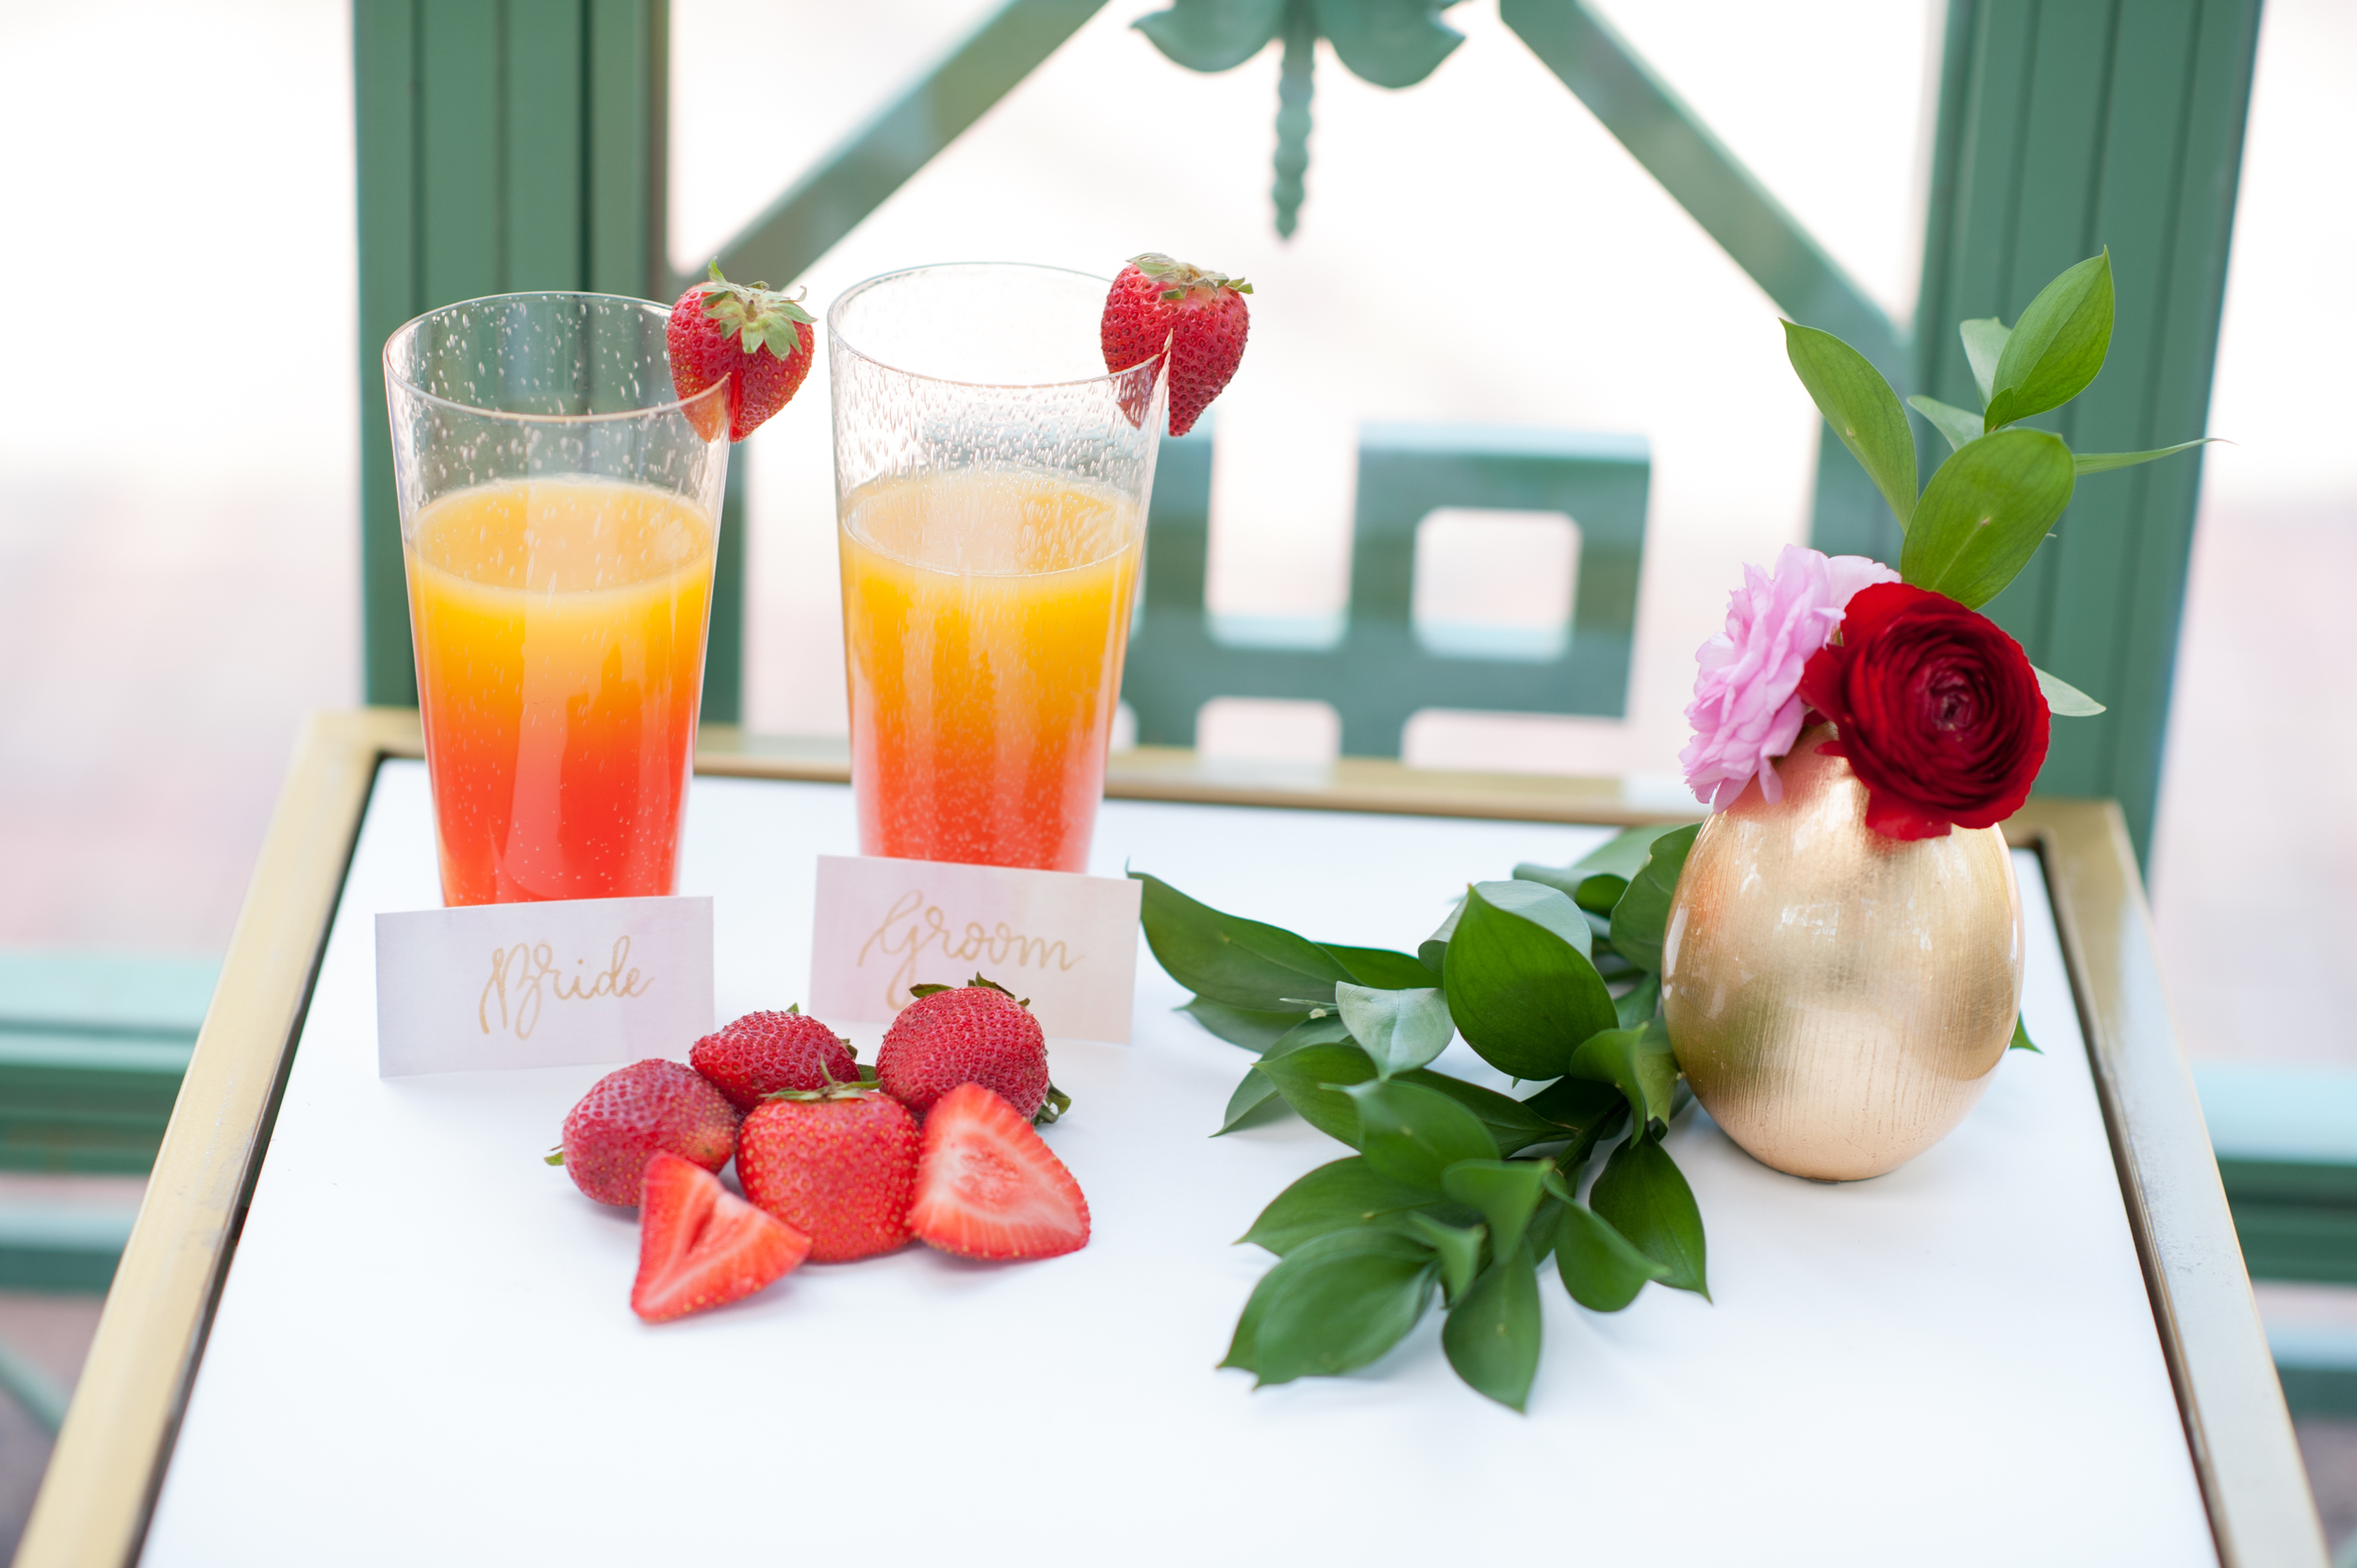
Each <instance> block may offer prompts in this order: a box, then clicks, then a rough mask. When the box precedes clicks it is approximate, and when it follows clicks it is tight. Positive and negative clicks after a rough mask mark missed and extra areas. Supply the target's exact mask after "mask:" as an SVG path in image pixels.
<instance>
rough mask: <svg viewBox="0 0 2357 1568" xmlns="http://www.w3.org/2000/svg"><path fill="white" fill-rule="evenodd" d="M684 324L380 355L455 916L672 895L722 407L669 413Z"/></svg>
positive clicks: (718, 393) (568, 319) (659, 321)
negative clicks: (459, 908) (672, 349)
mask: <svg viewBox="0 0 2357 1568" xmlns="http://www.w3.org/2000/svg"><path fill="white" fill-rule="evenodd" d="M669 319H670V311H669V310H668V309H667V308H666V307H664V306H662V305H654V304H651V303H650V302H648V301H645V300H632V299H621V298H618V297H616V296H612V295H605V294H557V293H552V294H506V295H502V296H500V297H498V298H495V299H485V300H470V301H468V302H466V303H465V304H463V305H449V306H446V307H445V308H443V309H440V310H437V311H434V312H432V313H431V314H429V315H425V316H420V317H419V318H418V319H417V320H416V321H414V322H410V323H409V324H408V325H406V326H404V327H403V328H402V329H401V330H400V331H398V332H396V333H394V334H393V336H392V338H390V339H389V340H388V341H387V343H386V345H385V396H386V403H387V407H388V410H389V412H390V414H391V416H392V432H393V472H394V479H395V483H396V485H397V487H398V488H399V491H400V496H401V546H402V554H403V557H404V563H405V565H406V567H407V569H408V577H409V618H410V628H411V631H412V633H413V634H414V635H415V640H416V644H417V657H418V706H419V709H420V713H421V715H422V717H423V719H424V723H425V757H426V768H427V771H428V774H429V775H430V777H431V779H432V783H433V790H434V821H435V831H436V838H437V843H438V844H439V846H440V850H441V863H442V900H443V901H444V902H445V903H450V904H480V903H509V902H517V901H522V900H535V899H607V898H628V897H633V896H638V895H646V894H668V893H669V892H671V890H672V888H673V886H674V884H675V878H676V874H677V868H678V860H679V834H680V817H681V812H682V809H683V807H684V804H685V802H686V788H687V769H688V767H689V764H690V761H691V760H692V754H693V749H694V741H695V734H696V710H697V705H698V703H699V701H700V700H701V695H702V687H703V660H704V632H705V623H706V620H707V619H708V614H709V609H710V604H711V599H712V566H713V559H714V549H715V546H716V544H717V540H718V537H719V528H720V491H721V486H722V483H723V481H724V479H725V477H726V474H727V471H728V439H727V437H728V409H727V405H726V399H727V395H728V389H727V386H726V384H725V383H723V384H721V385H718V386H716V387H714V388H711V389H710V390H708V391H705V392H703V393H701V394H700V395H698V396H697V397H694V398H691V399H689V400H687V401H686V402H684V403H683V402H680V401H678V400H677V399H675V398H674V397H673V395H672V390H671V375H670V370H669V363H668V357H667V355H666V353H665V348H664V329H665V326H666V324H667V323H668V321H669Z"/></svg>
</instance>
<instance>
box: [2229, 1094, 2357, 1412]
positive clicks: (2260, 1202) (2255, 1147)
mask: <svg viewBox="0 0 2357 1568" xmlns="http://www.w3.org/2000/svg"><path fill="white" fill-rule="evenodd" d="M2193 1077H2194V1083H2195V1085H2196V1087H2198V1088H2199V1089H2200V1091H2201V1114H2202V1118H2203V1120H2205V1121H2206V1122H2207V1123H2208V1124H2209V1129H2210V1145H2211V1147H2213V1148H2214V1149H2216V1150H2217V1168H2218V1176H2219V1178H2220V1179H2221V1180H2223V1181H2224V1182H2225V1184H2226V1199H2227V1202H2228V1203H2229V1204H2231V1205H2232V1206H2233V1211H2234V1230H2235V1233H2236V1234H2237V1235H2238V1236H2240V1238H2241V1239H2242V1252H2243V1262H2244V1263H2246V1264H2247V1265H2248V1266H2249V1268H2250V1277H2251V1278H2252V1279H2282V1280H2290V1281H2299V1282H2304V1283H2309V1284H2321V1285H2339V1286H2344V1287H2347V1286H2351V1285H2357V1072H2349V1071H2346V1070H2339V1071H2336V1070H2333V1069H2332V1068H2323V1067H2297V1066H2277V1065H2269V1064H2264V1063H2255V1062H2253V1063H2243V1062H2201V1063H2197V1064H2196V1065H2195V1066H2194V1069H2193ZM2267 1341H2268V1344H2269V1345H2270V1346H2271V1347H2272V1348H2273V1350H2274V1353H2275V1365H2276V1371H2277V1372H2278V1374H2279V1375H2281V1377H2282V1378H2283V1396H2284V1398H2285V1399H2286V1400H2287V1401H2289V1403H2290V1405H2291V1407H2292V1409H2293V1411H2296V1412H2298V1413H2299V1414H2303V1415H2332V1416H2338V1417H2341V1418H2343V1419H2347V1418H2349V1417H2352V1416H2357V1330H2353V1329H2346V1328H2342V1329H2332V1328H2323V1327H2306V1326H2295V1325H2285V1324H2270V1325H2269V1326H2268V1329H2267Z"/></svg>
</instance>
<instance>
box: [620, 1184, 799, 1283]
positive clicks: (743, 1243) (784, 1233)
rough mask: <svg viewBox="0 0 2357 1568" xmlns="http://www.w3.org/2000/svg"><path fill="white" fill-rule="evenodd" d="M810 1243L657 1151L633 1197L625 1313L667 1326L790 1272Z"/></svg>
mask: <svg viewBox="0 0 2357 1568" xmlns="http://www.w3.org/2000/svg"><path fill="white" fill-rule="evenodd" d="M809 1253H810V1238H809V1237H808V1236H805V1235H803V1234H802V1233H801V1232H800V1231H799V1230H795V1229H794V1228H793V1227H792V1226H790V1225H788V1224H786V1223H785V1222H784V1221H783V1220H781V1219H777V1218H774V1217H772V1216H771V1215H768V1214H765V1213H762V1212H761V1211H760V1210H758V1209H756V1208H754V1207H753V1206H752V1205H751V1204H750V1203H748V1202H746V1201H745V1200H744V1199H743V1198H741V1197H737V1196H736V1195H735V1194H734V1193H732V1192H730V1191H729V1190H728V1189H727V1188H726V1187H723V1186H722V1185H720V1179H719V1178H718V1177H717V1176H715V1175H713V1174H712V1173H711V1172H710V1171H708V1170H706V1169H704V1168H703V1167H702V1166H701V1165H699V1164H696V1163H695V1162H693V1161H691V1160H683V1159H681V1158H680V1157H679V1156H678V1155H676V1154H657V1155H655V1156H654V1157H653V1158H652V1159H651V1160H649V1161H648V1162H647V1174H646V1179H645V1185H644V1186H643V1187H642V1188H641V1189H640V1190H639V1195H638V1279H637V1282H636V1283H635V1284H634V1285H632V1286H631V1290H630V1310H631V1311H632V1312H636V1313H637V1314H638V1315H639V1316H640V1317H642V1318H644V1319H645V1320H646V1321H648V1322H649V1323H668V1322H669V1321H670V1320H671V1319H672V1318H675V1317H685V1316H686V1315H687V1314H688V1313H689V1312H702V1311H703V1310H704V1309H705V1308H707V1307H718V1306H724V1305H726V1304H727V1303H729V1302H731V1301H735V1300H739V1299H741V1298H743V1297H745V1296H750V1295H752V1294H753V1292H755V1291H757V1290H761V1289H763V1288H764V1287H766V1286H767V1285H769V1284H770V1283H771V1282H773V1281H774V1280H776V1279H779V1278H780V1277H782V1276H783V1275H785V1274H788V1273H790V1272H792V1270H793V1268H794V1266H795V1265H796V1264H797V1263H800V1262H801V1261H802V1260H803V1258H805V1257H807V1256H808V1255H809Z"/></svg>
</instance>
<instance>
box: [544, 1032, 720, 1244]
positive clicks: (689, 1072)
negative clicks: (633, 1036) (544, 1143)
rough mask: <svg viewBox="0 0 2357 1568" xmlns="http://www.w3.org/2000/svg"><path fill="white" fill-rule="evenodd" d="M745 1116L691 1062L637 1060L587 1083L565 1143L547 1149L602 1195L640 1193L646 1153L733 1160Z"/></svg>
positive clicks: (715, 1162)
mask: <svg viewBox="0 0 2357 1568" xmlns="http://www.w3.org/2000/svg"><path fill="white" fill-rule="evenodd" d="M739 1119H740V1118H739V1117H738V1115H737V1113H736V1107H735V1106H733V1105H731V1104H730V1103H729V1102H728V1100H727V1098H725V1097H724V1096H722V1095H721V1093H720V1091H719V1090H717V1089H716V1088H714V1087H713V1086H712V1085H711V1084H709V1083H707V1082H705V1081H703V1079H702V1078H701V1076H700V1075H699V1074H698V1073H697V1072H696V1070H695V1069H694V1068H692V1067H684V1066H682V1065H680V1064H678V1063H677V1062H665V1061H661V1060H655V1061H649V1062H635V1063H633V1064H632V1065H629V1066H627V1067H623V1068H621V1069H620V1070H619V1071H617V1072H610V1073H608V1074H606V1075H605V1076H604V1077H603V1078H601V1079H599V1080H598V1081H597V1082H595V1083H593V1084H591V1085H590V1087H589V1092H588V1093H587V1094H585V1095H584V1096H582V1097H581V1103H580V1104H578V1105H576V1106H574V1107H573V1108H572V1110H571V1111H570V1112H569V1113H568V1114H567V1115H566V1117H565V1142H564V1147H562V1148H561V1149H560V1150H559V1151H558V1152H557V1153H555V1154H552V1155H551V1156H549V1164H552V1165H558V1164H561V1165H563V1166H564V1167H565V1174H566V1175H568V1176H569V1177H571V1178H572V1179H573V1185H574V1186H576V1187H579V1188H580V1189H581V1190H582V1191H583V1192H585V1193H586V1194H588V1195H589V1197H593V1198H595V1199H597V1200H598V1201H599V1202H600V1203H611V1204H613V1205H615V1206H616V1207H617V1208H623V1209H627V1208H629V1207H631V1206H632V1205H633V1204H635V1203H636V1202H637V1201H638V1188H639V1183H640V1180H642V1178H644V1176H645V1174H646V1169H647V1161H648V1160H649V1159H650V1158H651V1157H652V1156H653V1155H654V1154H655V1153H656V1152H657V1151H658V1150H660V1151H663V1152H665V1153H669V1154H676V1155H678V1156H679V1157H680V1158H681V1159H683V1160H692V1161H694V1162H695V1163H696V1164H700V1165H701V1166H703V1168H704V1169H706V1170H718V1169H719V1168H720V1167H721V1166H722V1165H725V1164H728V1163H729V1155H730V1154H731V1153H732V1152H733V1150H734V1148H735V1147H736V1124H737V1122H738V1120H739Z"/></svg>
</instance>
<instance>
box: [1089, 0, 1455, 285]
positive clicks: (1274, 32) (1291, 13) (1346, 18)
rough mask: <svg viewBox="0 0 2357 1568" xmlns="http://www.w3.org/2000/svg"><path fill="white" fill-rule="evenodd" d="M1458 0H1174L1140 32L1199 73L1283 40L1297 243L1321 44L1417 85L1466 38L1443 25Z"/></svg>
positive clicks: (1386, 78)
mask: <svg viewBox="0 0 2357 1568" xmlns="http://www.w3.org/2000/svg"><path fill="white" fill-rule="evenodd" d="M1455 4H1457V0H1172V4H1171V6H1170V8H1168V9H1167V10H1159V11H1156V12H1154V13H1153V14H1152V15H1150V16H1144V17H1140V18H1139V19H1138V21H1137V22H1136V23H1135V24H1134V25H1135V26H1136V27H1137V29H1138V31H1140V32H1142V33H1144V34H1145V35H1146V37H1147V38H1148V39H1150V40H1152V41H1153V43H1154V47H1155V48H1157V49H1160V50H1161V51H1162V53H1163V54H1165V55H1167V56H1169V57H1170V58H1172V59H1173V60H1176V61H1177V62H1178V64H1180V65H1183V66H1185V67H1186V68H1187V69H1188V70H1190V71H1202V72H1220V71H1232V70H1234V69H1235V68H1236V67H1237V66H1239V65H1242V64H1243V63H1244V61H1246V60H1248V59H1250V58H1252V57H1253V56H1255V55H1257V54H1259V53H1260V52H1261V50H1262V49H1264V48H1266V47H1267V46H1268V45H1269V44H1270V43H1272V42H1275V41H1277V40H1279V39H1282V40H1283V41H1284V49H1285V58H1284V63H1283V64H1282V65H1281V66H1280V67H1279V68H1278V72H1277V183H1276V184H1275V185H1274V186H1273V187H1272V188H1271V189H1270V192H1269V194H1270V195H1271V197H1272V198H1273V199H1274V200H1275V202H1276V204H1277V234H1278V235H1279V236H1280V237H1282V238H1284V239H1292V238H1293V233H1294V228H1296V227H1297V226H1298V225H1299V223H1300V221H1301V201H1302V195H1303V178H1304V176H1305V175H1307V174H1308V173H1309V171H1310V91H1311V86H1312V83H1311V74H1312V72H1313V71H1314V69H1315V67H1316V63H1317V41H1318V40H1319V39H1321V38H1323V39H1325V40H1326V41H1327V42H1328V43H1330V44H1332V45H1333V46H1334V55H1335V58H1338V59H1340V60H1341V61H1342V62H1343V66H1344V67H1345V68H1346V69H1348V70H1349V72H1350V73H1351V74H1353V75H1355V76H1358V77H1360V78H1362V79H1363V80H1366V81H1370V82H1373V83H1374V84H1375V85H1376V86H1377V87H1391V88H1400V87H1413V86H1414V85H1415V84H1416V83H1418V82H1420V81H1422V80H1424V79H1425V78H1426V76H1429V75H1430V74H1432V72H1433V70H1434V68H1435V67H1437V66H1438V65H1439V64H1440V63H1441V61H1442V60H1443V59H1445V58H1448V54H1449V51H1450V50H1452V49H1454V48H1456V47H1457V46H1458V45H1459V44H1460V43H1462V42H1464V41H1465V37H1464V35H1463V34H1462V33H1459V32H1458V31H1457V30H1456V29H1455V28H1453V27H1450V26H1448V25H1445V24H1443V23H1442V21H1441V12H1442V11H1443V10H1445V9H1446V8H1449V7H1450V6H1453V5H1455Z"/></svg>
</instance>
